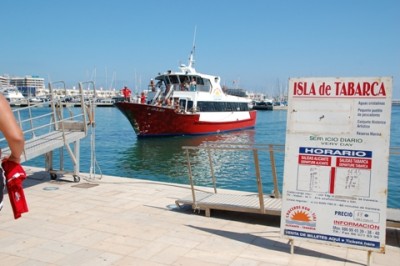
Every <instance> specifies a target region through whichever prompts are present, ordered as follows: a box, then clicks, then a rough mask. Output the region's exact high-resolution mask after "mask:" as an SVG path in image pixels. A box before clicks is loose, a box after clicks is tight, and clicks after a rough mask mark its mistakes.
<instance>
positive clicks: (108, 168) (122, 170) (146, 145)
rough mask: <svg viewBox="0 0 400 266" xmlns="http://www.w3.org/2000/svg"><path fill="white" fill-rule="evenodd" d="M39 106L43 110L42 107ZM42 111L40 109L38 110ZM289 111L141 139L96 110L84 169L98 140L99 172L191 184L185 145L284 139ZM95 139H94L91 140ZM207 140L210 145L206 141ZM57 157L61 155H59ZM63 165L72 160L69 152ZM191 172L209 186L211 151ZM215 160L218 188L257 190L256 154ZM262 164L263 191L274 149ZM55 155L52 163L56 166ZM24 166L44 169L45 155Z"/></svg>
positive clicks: (397, 142)
mask: <svg viewBox="0 0 400 266" xmlns="http://www.w3.org/2000/svg"><path fill="white" fill-rule="evenodd" d="M39 109H40V108H39ZM39 111H40V110H38V112H39ZM286 115H287V112H286V111H258V113H257V124H256V127H255V128H254V129H251V130H244V131H236V132H230V133H224V134H216V135H206V136H178V137H161V138H155V137H152V138H137V137H136V135H135V133H134V131H133V129H132V127H131V125H130V123H129V122H128V120H127V119H126V118H125V117H124V116H123V115H122V113H121V112H120V111H119V110H117V109H116V108H97V109H96V127H95V130H93V134H89V136H88V137H87V138H86V139H84V140H82V141H81V160H80V170H81V172H85V173H87V172H89V171H90V165H91V163H90V162H91V153H90V146H91V144H93V143H95V151H96V153H95V154H96V161H97V165H98V166H96V167H95V168H94V169H93V168H92V170H94V171H95V172H96V175H99V174H100V172H101V173H102V174H105V175H113V176H121V177H128V178H139V179H146V180H153V181H162V182H169V183H179V184H188V183H189V178H188V176H189V175H188V163H187V157H186V156H187V155H186V152H185V150H183V149H182V146H200V147H202V146H205V145H210V144H220V143H236V144H240V143H255V146H257V145H259V146H260V147H261V145H262V144H281V145H283V144H284V143H285V136H286ZM399 124H400V106H393V108H392V127H391V147H400V129H399V127H398V126H395V125H399ZM93 140H94V141H93ZM207 143H208V144H207ZM56 156H57V154H56ZM64 157H65V161H66V163H65V169H70V170H71V171H72V166H71V165H72V164H71V162H70V161H69V158H68V154H67V153H66V152H65V156H64ZM274 157H275V163H276V172H277V177H278V185H279V190H280V191H282V179H283V164H284V152H283V151H276V152H275V153H274ZM189 158H190V166H191V172H192V176H193V178H194V180H195V184H197V185H207V186H211V184H212V178H211V168H210V160H209V154H208V153H207V152H206V150H204V149H200V150H190V151H189ZM210 158H211V163H212V169H213V171H214V175H215V177H216V182H217V185H218V187H219V188H228V189H234V190H241V191H249V192H255V191H256V190H257V183H256V169H255V168H254V165H255V164H254V160H255V154H254V151H253V150H251V149H248V150H245V149H243V150H240V151H237V150H236V151H234V150H217V151H213V152H211V157H210ZM256 158H257V160H258V162H259V164H260V173H261V180H262V185H263V190H264V192H265V193H267V194H268V193H271V191H272V190H273V181H272V174H271V164H270V153H269V151H268V149H260V150H259V151H258V153H257V154H256ZM57 163H58V161H57V157H55V160H54V166H55V168H56V169H57V165H58V164H57ZM25 165H31V166H39V167H44V157H38V158H36V159H34V160H31V161H29V162H26V163H25ZM388 182H389V183H388V189H389V191H388V207H391V208H400V155H391V157H390V162H389V179H388Z"/></svg>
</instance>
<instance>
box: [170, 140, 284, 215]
mask: <svg viewBox="0 0 400 266" xmlns="http://www.w3.org/2000/svg"><path fill="white" fill-rule="evenodd" d="M274 147H275V151H283V150H284V149H283V147H284V146H283V145H273V144H270V145H257V147H254V146H253V145H251V144H237V143H236V144H234V143H222V144H218V143H217V144H216V143H207V145H206V146H204V147H192V146H184V147H182V148H183V149H184V150H185V152H186V157H187V163H188V171H189V183H190V187H191V190H192V194H191V195H189V196H187V197H184V198H181V199H177V200H176V201H175V204H176V205H177V206H182V205H191V206H192V208H193V209H194V210H204V211H205V215H206V216H207V217H209V216H210V215H211V210H226V211H236V212H247V213H259V214H268V215H277V216H279V215H280V214H281V207H282V200H281V198H280V193H279V188H278V179H277V175H276V169H275V159H274ZM191 150H192V151H193V150H205V151H206V152H207V154H208V161H209V167H210V172H211V179H212V184H213V187H212V188H211V189H210V188H204V187H196V186H195V180H194V177H193V174H192V165H191V161H190V151H191ZM217 150H224V151H236V152H237V151H249V152H252V154H253V160H254V166H255V175H256V178H255V179H256V180H255V181H256V186H257V193H250V194H249V193H247V192H239V191H231V190H229V191H228V190H221V189H217V180H216V176H215V174H214V164H213V162H212V159H211V151H217ZM260 151H264V152H268V153H269V156H270V159H271V169H272V178H273V184H274V190H273V194H272V195H265V194H264V192H263V187H262V180H261V173H260V167H259V152H260ZM205 190H209V191H205Z"/></svg>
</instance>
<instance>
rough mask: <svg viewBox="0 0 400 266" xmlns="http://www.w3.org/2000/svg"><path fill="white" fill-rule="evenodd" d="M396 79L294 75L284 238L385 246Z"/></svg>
mask: <svg viewBox="0 0 400 266" xmlns="http://www.w3.org/2000/svg"><path fill="white" fill-rule="evenodd" d="M391 94H392V78H390V77H373V78H370V77H366V78H293V79H290V80H289V106H288V114H287V132H286V151H285V167H284V182H283V194H282V197H283V202H282V214H281V236H282V237H285V238H288V239H290V240H291V242H293V240H294V239H302V240H309V241H313V242H318V243H325V244H330V245H338V246H345V247H352V248H357V249H362V250H367V251H369V252H370V251H376V252H383V253H384V252H385V233H386V205H387V179H388V164H389V145H390V117H391Z"/></svg>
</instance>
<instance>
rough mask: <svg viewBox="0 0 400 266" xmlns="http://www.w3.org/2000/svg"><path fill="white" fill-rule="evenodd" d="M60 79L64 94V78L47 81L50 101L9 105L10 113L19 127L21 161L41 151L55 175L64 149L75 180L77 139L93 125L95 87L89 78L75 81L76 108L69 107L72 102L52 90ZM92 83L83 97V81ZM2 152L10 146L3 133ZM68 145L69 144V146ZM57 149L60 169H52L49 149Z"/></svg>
mask: <svg viewBox="0 0 400 266" xmlns="http://www.w3.org/2000/svg"><path fill="white" fill-rule="evenodd" d="M57 83H61V84H62V85H63V86H62V89H61V90H64V95H66V92H67V91H66V88H65V83H64V82H54V83H49V90H50V101H47V102H42V103H36V104H28V106H27V107H22V108H17V109H13V112H14V115H15V117H16V119H17V122H18V123H19V125H20V127H21V128H22V130H23V133H24V137H25V147H24V152H23V155H22V156H21V163H23V162H26V161H29V160H31V159H33V158H36V157H38V156H41V155H45V163H46V171H49V172H50V176H51V178H52V179H56V178H57V173H58V172H63V171H64V155H63V151H64V149H66V150H67V152H68V154H69V156H70V158H71V160H72V163H73V167H74V169H73V173H72V174H73V177H74V181H76V182H77V181H79V180H80V178H79V170H80V169H79V166H80V165H79V159H80V140H81V139H83V138H85V137H86V136H87V135H88V130H89V128H90V127H91V126H94V108H95V104H94V103H95V97H94V95H96V93H95V88H94V83H93V82H84V83H79V91H77V94H76V95H74V98H75V99H76V100H77V101H79V103H80V108H70V106H73V104H70V103H66V102H63V101H62V100H63V99H62V97H61V96H60V95H58V93H59V92H60V89H59V90H54V89H53V86H54V84H57ZM85 83H88V84H89V85H92V86H93V90H94V94H93V97H86V96H84V93H83V84H85ZM0 145H1V149H2V150H1V151H2V155H3V156H4V155H9V154H10V149H9V147H8V144H7V141H6V140H5V138H4V137H2V138H0ZM70 145H72V148H71V147H70ZM57 149H59V151H60V169H59V170H55V169H53V151H55V150H57Z"/></svg>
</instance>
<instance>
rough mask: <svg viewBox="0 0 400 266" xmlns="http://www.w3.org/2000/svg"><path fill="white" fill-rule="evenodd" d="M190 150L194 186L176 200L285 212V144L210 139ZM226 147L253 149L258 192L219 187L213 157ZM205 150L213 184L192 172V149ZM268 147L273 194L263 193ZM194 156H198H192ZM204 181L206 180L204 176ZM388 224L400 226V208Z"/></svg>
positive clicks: (394, 154) (395, 157) (394, 153)
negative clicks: (278, 162)
mask: <svg viewBox="0 0 400 266" xmlns="http://www.w3.org/2000/svg"><path fill="white" fill-rule="evenodd" d="M182 148H183V149H184V150H185V152H186V159H187V164H188V171H189V184H190V187H191V192H192V193H191V195H188V196H186V197H184V198H180V199H177V200H176V201H175V204H176V205H177V206H178V207H180V206H182V205H191V206H192V208H193V209H194V210H202V211H205V215H206V216H207V217H209V216H210V215H211V210H225V211H235V212H245V213H258V214H268V215H276V216H280V215H281V209H282V199H281V197H280V193H279V188H278V178H277V173H276V169H275V152H280V153H284V151H285V147H284V145H277V144H266V145H257V147H254V146H253V145H252V144H238V143H206V146H202V147H200V146H198V147H193V146H184V147H182ZM218 150H225V151H252V153H253V160H254V165H255V172H256V184H257V193H246V192H243V191H242V192H240V191H232V190H222V189H218V190H217V180H216V176H215V174H214V167H215V166H214V163H213V161H212V160H211V157H212V155H211V152H214V151H218ZM191 151H192V153H193V151H196V152H197V153H199V152H200V151H203V152H204V151H205V152H206V153H207V155H208V161H209V168H210V172H211V175H210V178H211V179H212V181H211V182H212V188H211V187H204V186H201V187H200V186H196V185H195V183H196V180H195V177H194V176H193V172H192V162H191V156H190V152H191ZM260 151H264V152H265V151H266V152H268V153H269V159H270V164H271V173H272V181H273V186H274V190H273V194H272V195H265V194H264V193H263V188H262V182H261V173H260V167H259V156H258V154H259V152H260ZM399 155H400V147H391V148H390V156H391V161H392V162H393V163H395V164H396V165H398V164H397V162H398V161H399V159H400V157H399ZM192 160H194V159H193V158H192ZM203 181H204V180H203ZM386 225H387V227H393V228H400V209H392V208H388V209H387V217H386Z"/></svg>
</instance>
